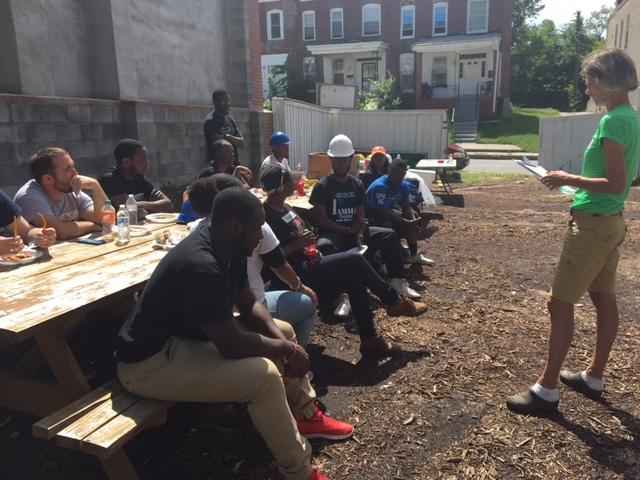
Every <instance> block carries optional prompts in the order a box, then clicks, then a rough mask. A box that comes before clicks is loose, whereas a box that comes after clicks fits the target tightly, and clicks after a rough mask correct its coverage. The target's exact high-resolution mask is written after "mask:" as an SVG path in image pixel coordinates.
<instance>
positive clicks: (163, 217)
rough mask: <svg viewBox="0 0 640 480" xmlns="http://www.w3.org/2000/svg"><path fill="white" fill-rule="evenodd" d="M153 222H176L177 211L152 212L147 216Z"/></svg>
mask: <svg viewBox="0 0 640 480" xmlns="http://www.w3.org/2000/svg"><path fill="white" fill-rule="evenodd" d="M144 218H145V219H146V220H149V221H150V222H152V223H175V222H177V221H178V214H177V213H150V214H149V215H147V216H146V217H144Z"/></svg>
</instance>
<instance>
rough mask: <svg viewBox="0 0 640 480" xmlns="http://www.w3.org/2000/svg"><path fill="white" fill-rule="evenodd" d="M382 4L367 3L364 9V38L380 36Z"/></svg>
mask: <svg viewBox="0 0 640 480" xmlns="http://www.w3.org/2000/svg"><path fill="white" fill-rule="evenodd" d="M380 23H381V21H380V4H379V3H367V4H366V5H364V6H363V7H362V36H363V37H370V36H375V35H380Z"/></svg>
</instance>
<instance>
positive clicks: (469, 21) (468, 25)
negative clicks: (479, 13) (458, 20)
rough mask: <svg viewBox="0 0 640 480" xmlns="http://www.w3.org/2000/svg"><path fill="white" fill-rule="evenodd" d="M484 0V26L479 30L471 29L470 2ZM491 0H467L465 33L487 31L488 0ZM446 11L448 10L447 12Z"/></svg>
mask: <svg viewBox="0 0 640 480" xmlns="http://www.w3.org/2000/svg"><path fill="white" fill-rule="evenodd" d="M482 1H485V2H486V5H487V6H486V12H485V14H484V28H482V29H479V30H471V29H470V28H469V27H470V26H471V25H470V24H471V3H472V2H482ZM490 1H491V0H467V33H487V32H488V31H489V2H490ZM447 13H448V12H447Z"/></svg>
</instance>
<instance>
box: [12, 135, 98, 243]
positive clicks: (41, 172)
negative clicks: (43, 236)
mask: <svg viewBox="0 0 640 480" xmlns="http://www.w3.org/2000/svg"><path fill="white" fill-rule="evenodd" d="M31 172H32V174H33V177H34V178H33V179H32V180H29V181H28V182H27V183H25V184H24V185H23V186H22V187H21V188H20V190H18V193H16V195H15V197H14V201H15V202H16V203H17V204H18V205H19V206H20V208H21V209H22V215H23V216H24V217H25V218H26V220H27V221H28V222H29V223H31V224H33V225H36V226H38V227H41V226H42V225H43V218H44V219H45V220H46V222H47V225H48V226H50V227H52V228H55V230H56V234H57V236H58V239H61V240H64V239H67V238H74V237H79V236H81V235H84V234H86V233H90V232H94V231H98V230H100V228H101V227H100V224H101V221H102V218H101V216H102V212H101V210H102V207H103V206H104V204H105V201H106V199H107V197H106V195H105V193H104V191H103V190H102V188H101V187H100V184H99V183H98V181H97V180H95V179H93V178H90V177H85V176H83V175H79V174H78V172H77V171H76V169H75V163H74V161H73V159H72V158H71V156H70V155H69V154H68V153H67V152H66V151H65V150H63V149H61V148H43V149H40V150H38V152H37V153H36V154H35V155H34V156H33V157H32V158H31ZM82 190H89V191H90V192H91V194H92V196H93V199H92V198H91V197H90V196H89V195H87V194H86V193H84V192H83V191H82Z"/></svg>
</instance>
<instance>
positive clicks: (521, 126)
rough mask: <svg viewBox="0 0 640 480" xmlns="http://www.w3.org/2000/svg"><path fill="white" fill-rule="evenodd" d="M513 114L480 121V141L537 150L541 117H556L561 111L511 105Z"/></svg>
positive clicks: (527, 150)
mask: <svg viewBox="0 0 640 480" xmlns="http://www.w3.org/2000/svg"><path fill="white" fill-rule="evenodd" d="M511 110H512V116H511V117H509V118H507V117H503V118H501V119H499V120H497V121H492V122H480V124H479V125H478V136H477V138H476V141H477V142H478V143H499V144H513V145H517V146H519V147H520V148H521V149H522V150H524V151H525V152H537V151H538V142H539V138H540V119H541V118H548V117H555V116H557V115H559V112H558V111H557V110H555V109H553V108H521V107H511Z"/></svg>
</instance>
